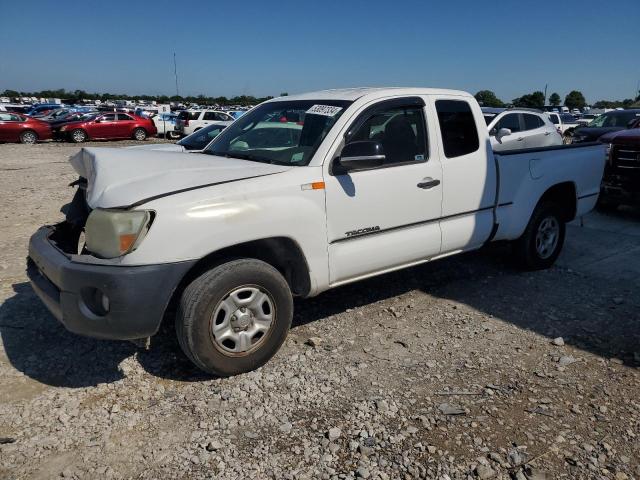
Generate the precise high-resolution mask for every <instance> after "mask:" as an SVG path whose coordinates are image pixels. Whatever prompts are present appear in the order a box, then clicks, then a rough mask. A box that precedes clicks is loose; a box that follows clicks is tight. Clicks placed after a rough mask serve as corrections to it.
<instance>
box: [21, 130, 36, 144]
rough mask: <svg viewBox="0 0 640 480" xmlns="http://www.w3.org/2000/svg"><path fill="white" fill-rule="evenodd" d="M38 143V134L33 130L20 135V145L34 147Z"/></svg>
mask: <svg viewBox="0 0 640 480" xmlns="http://www.w3.org/2000/svg"><path fill="white" fill-rule="evenodd" d="M37 141H38V134H37V133H36V132H34V131H33V130H26V131H24V132H22V133H21V134H20V143H25V144H27V145H33V144H34V143H36V142H37Z"/></svg>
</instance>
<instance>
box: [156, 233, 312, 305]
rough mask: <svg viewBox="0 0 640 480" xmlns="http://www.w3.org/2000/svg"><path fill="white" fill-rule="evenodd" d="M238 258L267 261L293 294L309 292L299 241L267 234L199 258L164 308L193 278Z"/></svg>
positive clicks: (175, 301) (306, 263)
mask: <svg viewBox="0 0 640 480" xmlns="http://www.w3.org/2000/svg"><path fill="white" fill-rule="evenodd" d="M238 258H253V259H256V260H262V261H263V262H265V263H268V264H269V265H271V266H272V267H274V268H275V269H276V270H278V271H279V272H280V273H281V274H282V276H283V277H284V278H285V280H286V281H287V284H288V285H289V288H290V289H291V292H292V293H293V295H295V296H301V297H305V296H307V295H308V294H309V293H310V291H311V275H310V270H309V264H308V262H307V259H306V257H305V256H304V253H303V251H302V249H301V248H300V246H299V245H298V243H297V242H296V241H295V240H293V239H291V238H289V237H270V238H263V239H259V240H252V241H249V242H244V243H240V244H237V245H232V246H229V247H225V248H222V249H220V250H216V251H213V252H211V253H209V254H207V255H205V256H204V257H202V258H201V259H200V260H198V261H197V262H196V263H195V264H194V265H193V266H192V267H191V268H190V269H189V270H188V271H187V273H185V275H184V276H183V277H182V279H181V280H180V282H179V283H178V285H177V287H176V289H175V290H174V292H173V295H172V298H171V300H170V302H169V306H168V308H167V309H168V310H170V309H171V308H175V305H177V302H178V301H179V300H180V297H181V295H182V292H183V291H184V289H185V288H186V287H187V285H189V284H190V283H191V282H192V281H193V280H194V279H195V278H197V277H198V276H200V275H202V274H203V273H204V272H206V271H207V270H210V269H212V268H213V267H215V266H217V265H220V264H221V263H224V262H226V261H229V260H233V259H238Z"/></svg>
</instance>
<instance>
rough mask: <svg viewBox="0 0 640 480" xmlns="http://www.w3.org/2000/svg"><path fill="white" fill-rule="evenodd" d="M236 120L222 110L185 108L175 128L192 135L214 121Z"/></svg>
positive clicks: (182, 133)
mask: <svg viewBox="0 0 640 480" xmlns="http://www.w3.org/2000/svg"><path fill="white" fill-rule="evenodd" d="M234 120H235V118H233V117H232V116H231V115H229V114H228V113H225V112H222V111H220V110H183V111H181V112H180V113H178V118H177V119H176V128H175V130H176V132H178V133H180V134H181V135H190V134H192V133H193V132H195V131H196V130H198V129H200V128H202V127H206V126H207V125H210V124H212V123H218V122H233V121H234Z"/></svg>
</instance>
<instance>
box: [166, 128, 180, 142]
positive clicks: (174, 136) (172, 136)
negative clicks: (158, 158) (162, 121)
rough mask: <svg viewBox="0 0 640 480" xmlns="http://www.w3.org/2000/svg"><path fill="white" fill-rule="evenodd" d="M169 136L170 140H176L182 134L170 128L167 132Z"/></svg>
mask: <svg viewBox="0 0 640 480" xmlns="http://www.w3.org/2000/svg"><path fill="white" fill-rule="evenodd" d="M167 138H168V139H169V140H176V139H178V138H180V134H179V133H177V132H176V131H175V130H169V131H168V132H167Z"/></svg>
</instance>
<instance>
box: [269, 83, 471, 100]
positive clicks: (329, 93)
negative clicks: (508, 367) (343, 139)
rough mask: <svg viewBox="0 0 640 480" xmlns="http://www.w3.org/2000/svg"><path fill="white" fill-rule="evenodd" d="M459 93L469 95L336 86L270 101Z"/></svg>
mask: <svg viewBox="0 0 640 480" xmlns="http://www.w3.org/2000/svg"><path fill="white" fill-rule="evenodd" d="M374 94H375V96H384V95H385V94H388V95H443V94H444V95H461V96H465V97H470V96H471V95H470V94H469V93H467V92H463V91H461V90H447V89H442V88H414V87H411V88H407V87H384V88H379V87H360V88H337V89H333V90H319V91H316V92H309V93H300V94H297V95H289V96H286V97H279V98H275V99H273V100H272V101H274V100H275V101H282V100H347V101H351V102H353V101H355V100H357V99H359V98H361V97H364V96H369V95H374Z"/></svg>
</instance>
